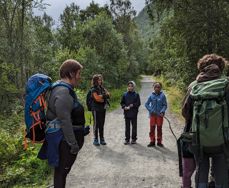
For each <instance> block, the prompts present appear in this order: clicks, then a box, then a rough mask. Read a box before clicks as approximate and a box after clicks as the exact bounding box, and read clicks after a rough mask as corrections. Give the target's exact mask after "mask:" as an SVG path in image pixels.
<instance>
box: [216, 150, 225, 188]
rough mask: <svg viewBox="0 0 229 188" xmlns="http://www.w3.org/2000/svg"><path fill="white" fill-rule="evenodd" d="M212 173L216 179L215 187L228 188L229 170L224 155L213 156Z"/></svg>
mask: <svg viewBox="0 0 229 188" xmlns="http://www.w3.org/2000/svg"><path fill="white" fill-rule="evenodd" d="M212 171H213V173H214V178H215V187H216V188H228V169H227V164H226V158H225V155H224V154H223V153H219V154H215V155H213V156H212Z"/></svg>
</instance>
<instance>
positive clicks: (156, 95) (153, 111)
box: [145, 82, 167, 147]
mask: <svg viewBox="0 0 229 188" xmlns="http://www.w3.org/2000/svg"><path fill="white" fill-rule="evenodd" d="M153 89H154V91H153V93H152V94H151V95H150V96H149V98H148V100H147V102H146V103H145V107H146V108H147V110H148V111H149V115H150V133H149V136H150V143H149V144H148V147H153V146H155V141H156V135H155V128H156V127H157V145H158V146H160V147H163V144H162V125H163V117H164V115H165V111H166V109H167V101H166V97H165V95H164V93H163V91H161V89H162V84H161V83H159V82H156V83H154V85H153Z"/></svg>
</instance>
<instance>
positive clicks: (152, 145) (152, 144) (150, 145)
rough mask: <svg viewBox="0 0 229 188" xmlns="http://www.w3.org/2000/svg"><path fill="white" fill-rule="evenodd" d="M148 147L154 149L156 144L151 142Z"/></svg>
mask: <svg viewBox="0 0 229 188" xmlns="http://www.w3.org/2000/svg"><path fill="white" fill-rule="evenodd" d="M147 146H148V147H154V146H155V142H150V143H149V144H148V145H147Z"/></svg>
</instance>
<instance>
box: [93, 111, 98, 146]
mask: <svg viewBox="0 0 229 188" xmlns="http://www.w3.org/2000/svg"><path fill="white" fill-rule="evenodd" d="M92 114H93V120H94V124H93V132H94V141H97V142H98V129H99V128H98V112H97V111H93V112H92Z"/></svg>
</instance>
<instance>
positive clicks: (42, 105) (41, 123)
mask: <svg viewBox="0 0 229 188" xmlns="http://www.w3.org/2000/svg"><path fill="white" fill-rule="evenodd" d="M57 86H64V87H67V88H68V89H69V92H70V94H71V95H72V96H73V97H74V98H75V97H76V96H75V93H74V90H73V89H72V88H71V87H70V86H69V85H68V84H65V83H63V82H55V83H53V84H52V79H51V78H50V77H48V76H46V75H44V74H35V75H33V76H31V77H30V78H29V79H28V82H27V84H26V94H25V110H24V116H25V124H26V138H29V139H30V140H32V141H33V143H35V142H42V141H43V140H44V138H45V130H46V108H47V101H46V98H48V96H47V95H48V93H49V92H50V91H51V90H52V89H53V88H55V87H57Z"/></svg>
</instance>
